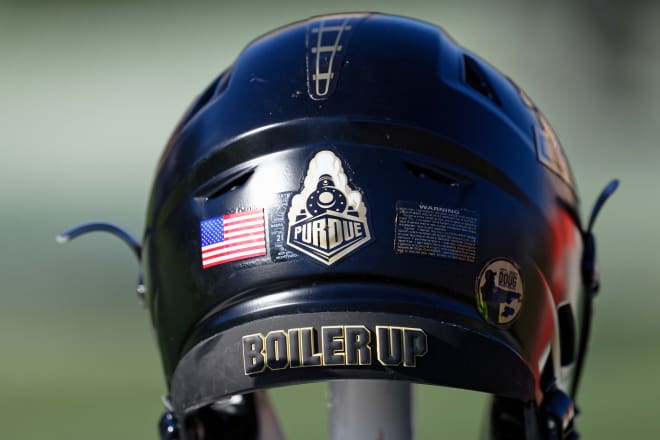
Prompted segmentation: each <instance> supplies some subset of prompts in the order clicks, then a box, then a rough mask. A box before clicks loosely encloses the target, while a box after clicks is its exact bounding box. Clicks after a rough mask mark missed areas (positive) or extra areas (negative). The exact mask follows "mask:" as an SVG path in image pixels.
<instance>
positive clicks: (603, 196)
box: [571, 179, 619, 401]
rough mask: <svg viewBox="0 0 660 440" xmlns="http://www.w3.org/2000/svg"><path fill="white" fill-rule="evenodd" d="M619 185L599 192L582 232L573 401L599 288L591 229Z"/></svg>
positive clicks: (612, 184)
mask: <svg viewBox="0 0 660 440" xmlns="http://www.w3.org/2000/svg"><path fill="white" fill-rule="evenodd" d="M618 187H619V180H617V179H614V180H612V181H611V182H610V183H609V184H608V185H607V186H606V187H605V188H604V189H603V191H602V192H601V193H600V196H598V199H597V200H596V204H595V205H594V207H593V209H592V211H591V216H590V217H589V223H588V224H587V229H586V230H585V231H584V232H582V239H583V242H584V251H583V254H582V283H583V285H584V292H585V298H584V304H583V307H582V328H581V329H580V342H579V345H578V356H577V361H576V363H575V380H574V381H573V388H572V390H571V395H572V397H573V400H574V401H575V399H576V397H577V390H578V387H579V385H580V379H581V377H582V371H583V369H584V360H585V355H586V353H587V347H588V345H589V334H590V332H591V316H592V312H593V300H594V298H595V296H596V294H597V293H598V290H599V289H600V275H599V273H598V260H597V258H596V239H595V237H594V235H593V233H592V229H593V226H594V223H595V221H596V218H597V217H598V214H599V213H600V211H601V209H602V208H603V206H604V205H605V202H606V201H607V200H608V199H609V198H610V196H612V194H614V192H615V191H616V189H617V188H618Z"/></svg>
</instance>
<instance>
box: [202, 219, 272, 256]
mask: <svg viewBox="0 0 660 440" xmlns="http://www.w3.org/2000/svg"><path fill="white" fill-rule="evenodd" d="M199 229H200V233H201V236H202V267H203V268H204V269H207V268H209V267H213V266H217V265H219V264H224V263H229V262H230V261H238V260H244V259H246V258H254V257H260V256H263V255H266V228H265V222H264V210H263V209H257V210H254V211H245V212H236V213H232V214H225V215H223V216H220V217H214V218H210V219H208V220H202V221H201V222H200V224H199Z"/></svg>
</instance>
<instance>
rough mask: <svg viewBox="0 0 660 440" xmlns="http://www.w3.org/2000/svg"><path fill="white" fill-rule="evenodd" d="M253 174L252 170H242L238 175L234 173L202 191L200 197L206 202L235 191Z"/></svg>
mask: <svg viewBox="0 0 660 440" xmlns="http://www.w3.org/2000/svg"><path fill="white" fill-rule="evenodd" d="M252 174H254V168H249V169H247V170H242V171H240V172H238V173H234V174H232V175H230V176H227V177H226V178H225V179H221V180H220V181H219V182H215V184H213V185H211V186H210V187H207V188H206V190H203V191H202V194H201V196H202V197H204V198H206V199H207V200H211V199H216V198H218V197H220V196H222V195H223V194H227V193H229V192H232V191H235V190H237V189H238V188H240V187H241V186H243V185H245V183H246V182H247V181H248V180H249V179H250V177H252Z"/></svg>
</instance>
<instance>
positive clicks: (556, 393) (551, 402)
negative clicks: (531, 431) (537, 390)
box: [542, 388, 579, 440]
mask: <svg viewBox="0 0 660 440" xmlns="http://www.w3.org/2000/svg"><path fill="white" fill-rule="evenodd" d="M542 413H543V419H544V424H545V426H544V428H545V432H546V435H545V438H546V439H547V440H577V439H578V438H579V435H578V433H577V431H575V430H574V423H573V421H574V420H575V415H576V409H575V406H574V404H573V400H572V399H571V397H570V396H569V395H568V394H566V393H564V392H563V391H562V390H560V389H559V388H554V389H553V390H552V391H549V392H546V394H545V400H544V402H543V406H542Z"/></svg>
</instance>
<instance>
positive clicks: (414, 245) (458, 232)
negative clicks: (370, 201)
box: [394, 201, 479, 263]
mask: <svg viewBox="0 0 660 440" xmlns="http://www.w3.org/2000/svg"><path fill="white" fill-rule="evenodd" d="M478 223H479V216H478V214H477V212H476V211H471V210H468V209H460V208H449V207H446V206H436V205H431V204H426V203H420V202H411V201H398V202H397V204H396V220H395V236H394V250H395V252H396V253H397V254H411V255H428V256H431V257H439V258H447V259H450V260H458V261H465V262H468V263H474V262H475V260H476V257H477V226H478Z"/></svg>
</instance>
